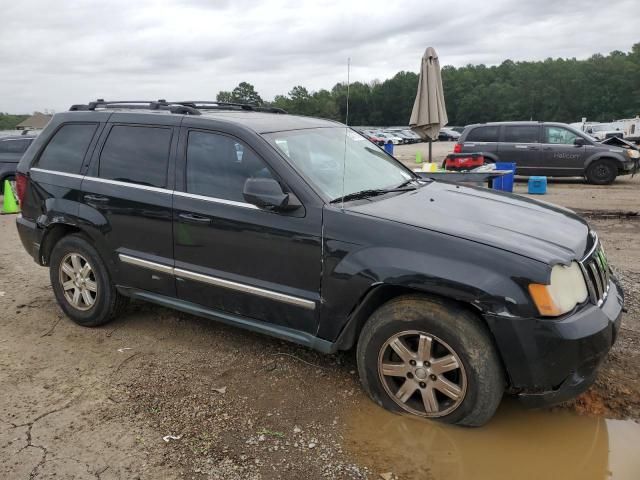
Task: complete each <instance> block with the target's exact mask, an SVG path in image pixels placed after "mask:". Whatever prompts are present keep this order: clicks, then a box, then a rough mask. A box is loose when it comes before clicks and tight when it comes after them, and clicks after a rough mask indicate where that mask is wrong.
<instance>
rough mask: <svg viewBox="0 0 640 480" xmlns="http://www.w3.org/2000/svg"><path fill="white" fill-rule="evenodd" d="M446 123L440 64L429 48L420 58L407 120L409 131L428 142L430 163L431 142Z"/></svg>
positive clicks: (433, 51)
mask: <svg viewBox="0 0 640 480" xmlns="http://www.w3.org/2000/svg"><path fill="white" fill-rule="evenodd" d="M447 122H448V119H447V109H446V108H445V104H444V93H443V90H442V77H441V75H440V62H439V61H438V54H437V53H436V51H435V50H434V49H433V48H432V47H429V48H427V50H426V51H425V52H424V55H423V56H422V64H421V66H420V80H419V82H418V91H417V93H416V99H415V101H414V102H413V110H412V111H411V119H410V120H409V126H410V127H411V130H413V131H414V132H416V133H417V134H418V135H420V137H422V138H423V139H425V140H429V162H431V142H432V141H433V140H434V139H437V138H438V134H439V133H440V128H442V127H443V126H444V125H446V124H447Z"/></svg>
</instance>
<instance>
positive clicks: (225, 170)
mask: <svg viewBox="0 0 640 480" xmlns="http://www.w3.org/2000/svg"><path fill="white" fill-rule="evenodd" d="M186 177H187V192H189V193H194V194H197V195H204V196H207V197H213V198H221V199H224V200H233V201H235V202H245V199H244V196H243V194H242V192H243V191H244V184H245V182H246V180H247V179H248V178H265V177H266V178H272V175H271V172H270V171H269V169H268V168H267V166H266V164H265V163H264V162H263V161H262V159H261V158H259V157H258V156H257V155H256V154H255V153H254V152H253V150H251V149H250V148H249V147H247V146H245V145H244V144H243V143H241V142H240V141H239V140H236V139H235V138H232V137H228V136H226V135H220V134H217V133H209V132H200V131H191V132H189V140H188V144H187V175H186Z"/></svg>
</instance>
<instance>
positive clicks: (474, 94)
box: [217, 43, 640, 126]
mask: <svg viewBox="0 0 640 480" xmlns="http://www.w3.org/2000/svg"><path fill="white" fill-rule="evenodd" d="M416 63H417V62H416ZM442 84H443V88H444V97H445V103H446V106H447V115H448V117H449V125H467V124H470V123H478V122H490V121H507V120H544V121H557V122H567V123H569V122H577V121H580V119H581V118H582V117H586V118H587V119H588V120H589V121H600V122H607V121H611V120H614V119H619V118H628V117H635V116H636V115H640V43H636V44H635V45H633V47H632V48H631V51H629V52H621V51H613V52H611V53H610V54H608V55H601V54H596V55H593V56H591V57H590V58H588V59H586V60H576V59H575V58H571V59H563V58H557V59H553V58H548V59H546V60H544V61H535V62H513V61H511V60H506V61H504V62H502V63H501V64H500V65H496V66H490V67H487V66H485V65H467V66H465V67H460V68H456V67H452V66H445V67H443V68H442ZM417 85H418V73H415V72H405V71H401V72H398V73H397V74H396V75H394V76H393V77H392V78H389V79H387V80H385V81H382V82H381V81H379V80H374V81H372V82H370V83H362V82H354V83H352V84H351V85H350V86H349V124H350V125H384V126H389V125H407V124H408V122H409V117H410V115H411V109H412V108H413V101H414V98H415V94H416V89H417ZM346 98H347V85H346V84H345V83H337V84H336V85H334V87H333V88H332V89H331V90H326V89H321V90H318V91H309V90H308V89H307V88H305V87H303V86H301V85H298V86H295V87H293V88H292V89H291V90H290V91H289V92H288V93H287V94H286V95H276V97H275V98H274V99H273V101H271V102H269V101H264V100H263V99H262V98H261V97H260V95H259V94H258V92H257V91H256V90H255V87H254V86H253V85H251V84H250V83H247V82H242V83H240V84H239V85H238V86H237V87H236V88H235V89H234V90H232V91H221V92H219V93H218V96H217V100H218V101H227V102H240V103H250V104H253V105H260V106H271V107H278V108H282V109H284V110H286V111H287V112H289V113H294V114H299V115H310V116H315V117H323V118H329V119H333V120H338V121H342V122H344V121H345V115H346Z"/></svg>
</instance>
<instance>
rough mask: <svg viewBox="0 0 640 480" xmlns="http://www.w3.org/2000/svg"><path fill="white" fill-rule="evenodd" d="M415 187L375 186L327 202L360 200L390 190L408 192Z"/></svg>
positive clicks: (389, 191)
mask: <svg viewBox="0 0 640 480" xmlns="http://www.w3.org/2000/svg"><path fill="white" fill-rule="evenodd" d="M415 189H416V187H397V188H376V189H370V190H361V191H359V192H353V193H349V194H347V195H345V196H344V197H338V198H334V199H333V200H331V201H330V202H329V203H338V202H342V201H344V202H348V201H349V200H360V199H362V198H368V197H376V196H378V195H384V194H385V193H391V192H410V191H411V190H415Z"/></svg>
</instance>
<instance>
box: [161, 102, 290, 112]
mask: <svg viewBox="0 0 640 480" xmlns="http://www.w3.org/2000/svg"><path fill="white" fill-rule="evenodd" d="M170 103H172V104H177V105H184V106H188V107H192V108H197V109H199V110H249V111H253V112H269V113H287V111H286V110H283V109H282V108H277V107H260V106H257V105H251V104H248V103H234V102H218V101H217V100H182V101H179V102H170Z"/></svg>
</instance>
